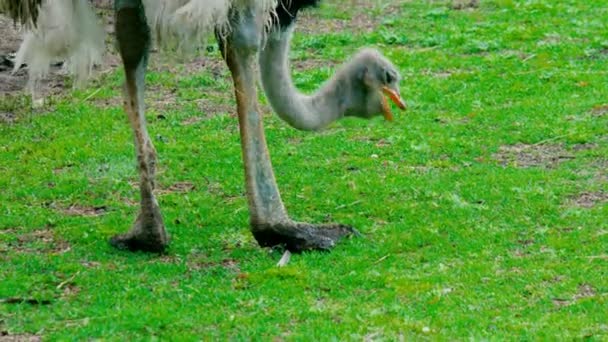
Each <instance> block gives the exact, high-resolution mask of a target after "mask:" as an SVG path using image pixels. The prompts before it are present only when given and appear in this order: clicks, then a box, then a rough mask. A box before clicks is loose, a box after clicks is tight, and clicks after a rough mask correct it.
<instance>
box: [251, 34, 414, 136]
mask: <svg viewBox="0 0 608 342" xmlns="http://www.w3.org/2000/svg"><path fill="white" fill-rule="evenodd" d="M292 33H293V27H290V28H287V29H286V30H285V31H283V32H275V33H274V34H271V35H270V36H269V37H268V41H267V42H266V45H265V46H264V49H263V50H262V51H261V53H260V67H261V70H260V71H261V76H262V85H263V86H264V91H265V93H266V97H267V98H268V100H269V102H270V104H271V105H272V107H273V109H274V111H275V112H276V113H277V114H278V115H279V117H281V119H283V120H284V121H285V122H287V123H288V124H290V125H291V126H293V127H295V128H297V129H301V130H318V129H321V128H323V127H326V126H327V125H329V124H330V123H332V122H334V121H336V120H339V119H341V118H343V117H345V116H351V117H359V118H366V119H369V118H372V117H375V116H379V115H383V116H384V118H385V119H386V120H389V121H390V120H392V119H393V114H392V113H391V109H390V106H389V104H388V101H387V98H386V97H388V99H389V100H391V101H392V102H394V103H395V104H396V105H397V106H398V107H399V108H401V109H405V103H404V101H403V100H402V99H401V95H400V94H399V81H400V80H401V76H400V75H399V72H398V71H397V68H395V66H394V65H393V64H392V63H391V62H390V61H389V60H388V59H387V58H386V57H384V56H383V55H382V54H381V53H380V52H378V51H377V50H374V49H369V48H366V49H362V50H360V51H359V52H358V53H357V54H355V56H354V57H353V58H351V59H350V60H349V61H348V62H346V63H345V64H343V65H342V66H341V67H340V68H339V69H338V70H337V72H336V74H335V75H334V76H333V77H332V78H331V79H329V80H328V81H327V82H325V84H324V85H322V86H321V88H320V89H319V90H317V91H316V92H314V93H313V94H310V95H307V94H302V93H300V92H299V91H298V89H297V88H296V87H295V85H294V83H293V81H292V79H291V75H290V74H291V72H290V68H289V59H288V56H289V42H290V40H291V36H292ZM385 96H386V97H385Z"/></svg>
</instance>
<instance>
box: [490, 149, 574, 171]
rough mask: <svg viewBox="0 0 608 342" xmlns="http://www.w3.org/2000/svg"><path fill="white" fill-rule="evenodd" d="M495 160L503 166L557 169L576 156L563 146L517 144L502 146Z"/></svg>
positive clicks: (495, 155)
mask: <svg viewBox="0 0 608 342" xmlns="http://www.w3.org/2000/svg"><path fill="white" fill-rule="evenodd" d="M494 159H495V160H496V161H498V162H499V163H500V164H502V165H503V166H515V167H520V168H529V167H545V168H555V167H557V166H558V165H559V164H560V163H562V162H564V161H566V160H570V159H574V156H573V155H572V154H570V153H569V152H568V150H566V149H565V148H564V146H563V145H561V144H534V145H527V144H516V145H509V146H501V147H500V149H499V150H498V152H497V153H495V154H494Z"/></svg>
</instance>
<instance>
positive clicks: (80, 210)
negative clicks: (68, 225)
mask: <svg viewBox="0 0 608 342" xmlns="http://www.w3.org/2000/svg"><path fill="white" fill-rule="evenodd" d="M60 211H61V212H62V213H63V214H65V215H68V216H89V217H91V216H100V215H103V214H105V213H107V212H108V208H107V207H106V206H105V205H102V206H98V207H95V206H83V205H78V204H72V205H70V206H69V207H67V208H64V209H60Z"/></svg>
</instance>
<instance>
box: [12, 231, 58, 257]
mask: <svg viewBox="0 0 608 342" xmlns="http://www.w3.org/2000/svg"><path fill="white" fill-rule="evenodd" d="M8 249H9V250H15V251H17V252H21V253H40V252H44V253H55V254H59V253H65V252H67V251H69V250H70V245H69V244H68V243H67V242H66V241H64V240H62V239H58V238H57V237H55V234H53V231H52V230H51V229H49V228H44V229H39V230H35V231H33V232H28V233H24V234H20V235H19V236H17V240H15V241H11V242H9V243H8Z"/></svg>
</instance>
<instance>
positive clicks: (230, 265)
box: [188, 259, 241, 273]
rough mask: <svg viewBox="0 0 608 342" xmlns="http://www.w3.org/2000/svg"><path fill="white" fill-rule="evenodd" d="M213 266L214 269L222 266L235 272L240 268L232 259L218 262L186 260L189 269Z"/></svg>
mask: <svg viewBox="0 0 608 342" xmlns="http://www.w3.org/2000/svg"><path fill="white" fill-rule="evenodd" d="M214 268H215V269H217V268H223V269H226V270H228V271H232V272H235V273H240V272H241V268H240V267H239V264H238V262H237V261H236V260H234V259H224V260H222V261H219V262H214V261H201V260H190V261H188V270H190V271H200V270H207V269H214Z"/></svg>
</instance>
